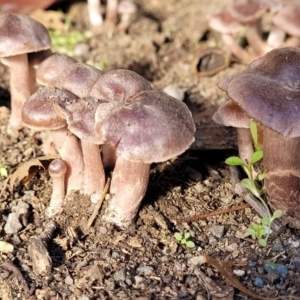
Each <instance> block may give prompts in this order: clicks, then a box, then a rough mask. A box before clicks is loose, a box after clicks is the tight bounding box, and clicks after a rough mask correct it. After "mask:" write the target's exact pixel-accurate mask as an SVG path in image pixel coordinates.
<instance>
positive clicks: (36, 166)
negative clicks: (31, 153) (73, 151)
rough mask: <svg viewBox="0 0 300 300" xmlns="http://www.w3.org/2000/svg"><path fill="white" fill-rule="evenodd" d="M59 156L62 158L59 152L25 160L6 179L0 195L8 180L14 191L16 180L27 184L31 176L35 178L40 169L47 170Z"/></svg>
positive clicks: (10, 188) (10, 189) (10, 187)
mask: <svg viewBox="0 0 300 300" xmlns="http://www.w3.org/2000/svg"><path fill="white" fill-rule="evenodd" d="M57 158H60V156H59V155H57V154H56V155H47V156H41V157H37V158H34V159H32V160H30V161H27V162H25V163H24V164H22V165H21V166H20V167H19V168H18V169H17V170H16V171H15V172H14V173H13V174H11V175H10V176H9V177H8V178H7V179H6V180H5V181H4V185H3V188H2V190H1V193H0V196H1V195H2V193H3V191H4V189H5V188H6V186H7V184H8V182H9V191H10V192H11V193H12V192H13V189H14V184H15V183H16V182H19V183H20V184H25V183H26V182H28V181H29V180H30V179H31V178H33V177H34V176H35V175H36V174H37V173H38V172H39V171H41V170H43V171H45V170H47V169H48V166H49V164H50V163H51V161H52V160H54V159H57Z"/></svg>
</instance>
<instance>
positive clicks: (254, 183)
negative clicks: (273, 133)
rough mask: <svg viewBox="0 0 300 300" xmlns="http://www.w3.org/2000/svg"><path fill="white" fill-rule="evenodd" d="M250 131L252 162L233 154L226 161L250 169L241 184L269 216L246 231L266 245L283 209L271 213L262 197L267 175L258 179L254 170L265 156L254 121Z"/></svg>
mask: <svg viewBox="0 0 300 300" xmlns="http://www.w3.org/2000/svg"><path fill="white" fill-rule="evenodd" d="M250 131H251V136H252V140H253V145H254V153H253V154H252V157H251V160H250V162H249V163H246V162H244V161H243V160H242V159H241V158H240V157H238V156H231V157H229V158H227V159H226V161H225V163H226V164H228V165H231V166H241V167H244V168H245V169H246V170H247V171H248V178H244V179H242V180H241V182H240V184H241V185H242V186H243V187H245V188H247V189H248V190H249V191H250V192H251V193H252V194H253V195H254V196H255V197H256V198H257V199H259V201H260V202H261V203H262V205H263V206H264V207H265V209H266V211H267V216H265V217H264V218H263V219H262V221H261V224H252V225H251V227H250V228H248V229H247V231H246V232H247V234H248V235H251V236H252V238H253V239H257V241H258V243H259V245H261V246H262V247H265V246H266V245H267V241H268V238H269V235H270V233H271V232H272V230H271V226H272V223H273V222H274V220H275V219H277V218H280V217H281V216H282V211H281V210H276V211H274V213H273V214H271V212H270V210H269V207H268V205H267V204H266V202H265V201H264V199H263V198H262V194H263V190H262V188H261V186H262V180H263V179H264V176H265V175H264V173H259V174H258V176H257V180H256V179H255V178H254V175H253V170H254V165H255V164H256V163H258V162H259V161H261V159H262V158H263V151H262V148H261V145H260V144H259V143H258V134H257V126H256V123H255V122H253V121H252V122H251V124H250Z"/></svg>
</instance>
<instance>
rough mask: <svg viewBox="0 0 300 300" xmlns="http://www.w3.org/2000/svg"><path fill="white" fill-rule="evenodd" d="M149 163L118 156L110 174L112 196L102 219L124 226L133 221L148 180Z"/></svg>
mask: <svg viewBox="0 0 300 300" xmlns="http://www.w3.org/2000/svg"><path fill="white" fill-rule="evenodd" d="M149 172H150V164H144V163H141V162H130V161H127V160H125V159H122V158H120V157H118V158H117V161H116V166H115V169H114V172H113V175H112V180H111V187H110V194H111V195H112V198H111V200H110V203H109V205H108V208H107V209H106V211H105V214H104V216H103V219H104V220H105V221H107V222H110V223H114V224H115V225H116V226H118V227H120V228H125V227H127V226H128V225H130V223H131V222H132V221H133V219H134V218H135V216H136V214H137V212H138V209H139V207H140V204H141V201H142V199H143V198H144V196H145V193H146V190H147V186H148V182H149Z"/></svg>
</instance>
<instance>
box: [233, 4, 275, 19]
mask: <svg viewBox="0 0 300 300" xmlns="http://www.w3.org/2000/svg"><path fill="white" fill-rule="evenodd" d="M268 9H269V6H268V5H267V4H266V3H265V2H264V1H261V0H250V1H249V0H236V1H235V2H234V3H233V4H232V5H231V6H229V7H228V12H229V14H230V15H231V17H232V18H234V19H235V20H237V21H238V22H240V23H242V24H244V23H250V22H255V21H257V20H258V19H260V18H261V17H262V16H263V15H264V14H265V13H266V12H267V10H268Z"/></svg>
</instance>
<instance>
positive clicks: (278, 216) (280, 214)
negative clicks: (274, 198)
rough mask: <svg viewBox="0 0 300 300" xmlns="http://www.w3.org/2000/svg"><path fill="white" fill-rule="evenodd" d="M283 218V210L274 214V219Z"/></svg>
mask: <svg viewBox="0 0 300 300" xmlns="http://www.w3.org/2000/svg"><path fill="white" fill-rule="evenodd" d="M281 216H282V210H280V209H278V210H275V211H274V213H273V218H280V217H281Z"/></svg>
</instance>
